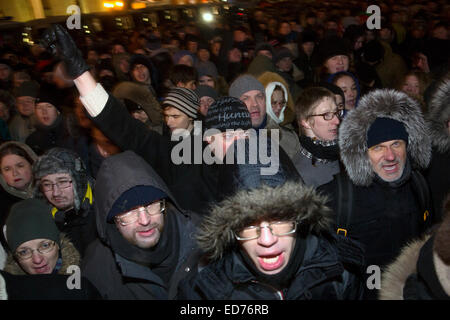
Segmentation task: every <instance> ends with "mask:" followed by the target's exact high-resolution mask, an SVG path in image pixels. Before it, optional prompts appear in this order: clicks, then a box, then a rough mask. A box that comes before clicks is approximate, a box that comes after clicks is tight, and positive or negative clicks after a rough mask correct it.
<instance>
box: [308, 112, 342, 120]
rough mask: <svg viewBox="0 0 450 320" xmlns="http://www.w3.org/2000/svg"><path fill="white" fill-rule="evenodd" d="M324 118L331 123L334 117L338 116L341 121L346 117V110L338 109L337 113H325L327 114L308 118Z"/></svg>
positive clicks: (311, 115)
mask: <svg viewBox="0 0 450 320" xmlns="http://www.w3.org/2000/svg"><path fill="white" fill-rule="evenodd" d="M319 116H321V117H323V119H324V120H326V121H330V120H331V119H333V118H334V116H336V117H337V118H338V119H341V118H342V117H343V116H344V109H338V110H337V111H335V112H325V113H321V114H310V115H309V116H308V118H309V117H319Z"/></svg>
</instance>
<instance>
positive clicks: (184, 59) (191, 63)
mask: <svg viewBox="0 0 450 320" xmlns="http://www.w3.org/2000/svg"><path fill="white" fill-rule="evenodd" d="M178 64H184V65H187V66H189V67H193V66H194V61H193V60H192V57H191V56H190V55H188V54H187V55H184V56H182V57H181V58H180V60H178Z"/></svg>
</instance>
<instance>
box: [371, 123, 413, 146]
mask: <svg viewBox="0 0 450 320" xmlns="http://www.w3.org/2000/svg"><path fill="white" fill-rule="evenodd" d="M391 140H403V141H405V142H406V143H408V132H406V129H405V126H404V125H403V123H401V122H400V121H397V120H394V119H390V118H382V117H380V118H377V119H376V120H375V121H374V122H373V123H372V125H371V126H370V128H369V130H368V131H367V148H371V147H373V146H375V145H377V144H379V143H382V142H386V141H391Z"/></svg>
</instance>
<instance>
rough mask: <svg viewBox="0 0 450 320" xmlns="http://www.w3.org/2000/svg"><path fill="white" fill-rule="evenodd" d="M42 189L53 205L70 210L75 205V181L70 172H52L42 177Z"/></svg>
mask: <svg viewBox="0 0 450 320" xmlns="http://www.w3.org/2000/svg"><path fill="white" fill-rule="evenodd" d="M40 186H41V191H42V193H43V194H44V195H45V197H46V198H47V200H48V202H50V203H51V204H52V205H53V206H55V207H56V208H58V209H59V210H69V209H71V208H73V206H74V194H73V182H72V177H71V176H70V174H68V173H52V174H48V175H46V176H44V177H42V178H41V181H40Z"/></svg>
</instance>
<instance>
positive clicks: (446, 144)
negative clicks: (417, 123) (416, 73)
mask: <svg viewBox="0 0 450 320" xmlns="http://www.w3.org/2000/svg"><path fill="white" fill-rule="evenodd" d="M428 110H429V111H428V115H427V123H428V127H429V129H430V134H431V139H432V141H431V142H432V144H433V146H435V147H436V148H437V150H438V151H439V152H442V153H445V152H448V151H449V150H450V134H449V132H448V127H447V126H448V121H449V120H450V73H449V74H447V75H446V77H444V78H443V79H442V80H441V81H440V82H439V84H438V85H437V88H436V89H435V91H434V92H433V94H432V97H431V100H430V103H429V106H428Z"/></svg>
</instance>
